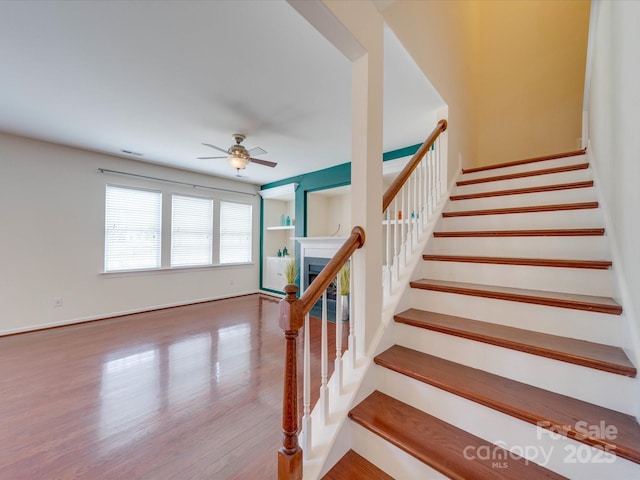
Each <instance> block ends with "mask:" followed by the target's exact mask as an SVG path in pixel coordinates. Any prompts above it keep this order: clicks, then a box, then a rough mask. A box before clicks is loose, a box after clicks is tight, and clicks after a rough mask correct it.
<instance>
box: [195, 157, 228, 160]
mask: <svg viewBox="0 0 640 480" xmlns="http://www.w3.org/2000/svg"><path fill="white" fill-rule="evenodd" d="M197 158H198V160H210V159H212V158H227V157H197Z"/></svg>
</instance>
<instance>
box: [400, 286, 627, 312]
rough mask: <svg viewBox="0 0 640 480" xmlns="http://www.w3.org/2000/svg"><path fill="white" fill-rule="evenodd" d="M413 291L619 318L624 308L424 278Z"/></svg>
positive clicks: (597, 300) (586, 298) (600, 300)
mask: <svg viewBox="0 0 640 480" xmlns="http://www.w3.org/2000/svg"><path fill="white" fill-rule="evenodd" d="M410 285H411V288H421V289H423V290H434V291H438V292H446V293H456V294H460V295H471V296H474V297H484V298H494V299H498V300H508V301H513V302H523V303H531V304H535V305H546V306H550V307H559V308H570V309H574V310H586V311H589V312H599V313H608V314H611V315H620V314H621V313H622V307H621V306H620V305H619V304H618V303H617V302H616V301H614V300H613V299H611V298H607V297H596V296H592V295H578V294H574V293H560V292H546V291H540V290H527V289H523V288H511V287H498V286H493V285H479V284H475V283H463V282H447V281H443V280H429V279H422V280H417V281H413V282H410Z"/></svg>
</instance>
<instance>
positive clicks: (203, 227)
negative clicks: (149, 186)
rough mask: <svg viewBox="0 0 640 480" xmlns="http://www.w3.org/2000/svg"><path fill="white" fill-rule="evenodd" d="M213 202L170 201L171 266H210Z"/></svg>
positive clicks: (182, 198)
mask: <svg viewBox="0 0 640 480" xmlns="http://www.w3.org/2000/svg"><path fill="white" fill-rule="evenodd" d="M212 238H213V200H211V199H210V198H198V197H187V196H184V195H173V196H172V200H171V266H172V267H184V266H193V265H211V263H212V259H213V241H212Z"/></svg>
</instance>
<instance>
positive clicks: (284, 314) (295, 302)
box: [280, 284, 304, 332]
mask: <svg viewBox="0 0 640 480" xmlns="http://www.w3.org/2000/svg"><path fill="white" fill-rule="evenodd" d="M298 290H300V288H299V287H298V286H297V285H293V284H289V285H286V286H285V287H284V292H285V293H286V294H287V296H286V297H285V298H283V299H282V300H280V328H281V329H282V330H284V331H285V332H286V331H291V330H300V329H301V328H302V324H303V321H304V318H303V317H304V315H303V314H302V302H301V301H300V299H298V297H297V296H296V294H297V293H298Z"/></svg>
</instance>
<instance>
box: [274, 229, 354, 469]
mask: <svg viewBox="0 0 640 480" xmlns="http://www.w3.org/2000/svg"><path fill="white" fill-rule="evenodd" d="M364 241H365V234H364V229H363V228H362V227H354V228H353V230H351V235H350V236H349V237H348V238H347V240H346V241H345V242H344V244H343V245H342V247H340V249H339V250H338V251H337V252H336V254H335V255H334V256H333V258H332V259H331V260H330V261H329V263H327V265H326V266H325V267H324V268H323V269H322V271H321V272H320V274H319V275H318V276H317V277H316V278H315V279H314V280H313V282H312V283H311V285H309V288H308V289H307V290H306V291H305V292H304V294H303V295H302V297H301V298H296V293H297V292H298V286H297V285H287V286H286V287H285V289H284V291H285V293H286V294H287V296H286V298H283V299H282V300H280V318H279V323H280V328H282V330H284V336H285V339H286V353H285V369H284V392H283V404H282V447H281V448H280V450H279V451H278V479H280V480H288V479H295V480H300V479H302V449H301V448H300V445H299V443H298V367H297V353H296V341H297V338H298V331H299V330H300V329H301V328H302V326H303V324H304V317H305V315H306V314H307V313H309V311H310V310H311V308H313V305H314V304H315V303H316V302H317V301H318V299H319V298H320V296H321V295H322V293H323V292H324V291H325V290H326V288H327V287H328V286H329V284H330V283H331V281H332V280H333V279H334V278H335V277H336V276H337V275H338V274H339V272H340V269H341V268H342V267H343V266H344V265H345V263H347V260H349V258H350V257H351V255H353V252H355V251H356V250H357V249H358V248H360V247H362V246H363V245H364Z"/></svg>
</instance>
